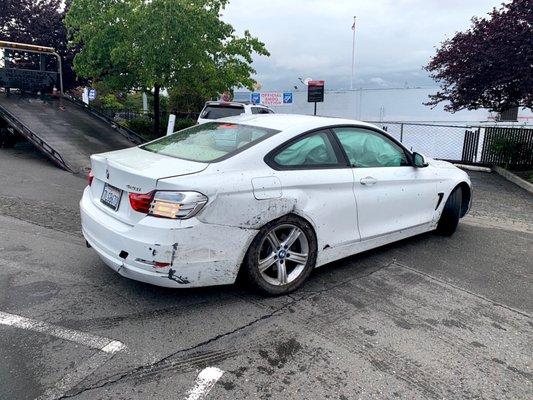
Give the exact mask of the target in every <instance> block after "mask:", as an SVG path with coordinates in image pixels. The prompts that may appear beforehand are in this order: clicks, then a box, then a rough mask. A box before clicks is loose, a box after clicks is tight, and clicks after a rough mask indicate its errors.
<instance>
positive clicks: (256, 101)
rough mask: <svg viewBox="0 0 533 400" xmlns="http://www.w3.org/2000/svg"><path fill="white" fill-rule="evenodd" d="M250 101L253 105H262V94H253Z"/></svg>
mask: <svg viewBox="0 0 533 400" xmlns="http://www.w3.org/2000/svg"><path fill="white" fill-rule="evenodd" d="M250 101H251V102H252V103H253V104H261V93H252V94H251V96H250Z"/></svg>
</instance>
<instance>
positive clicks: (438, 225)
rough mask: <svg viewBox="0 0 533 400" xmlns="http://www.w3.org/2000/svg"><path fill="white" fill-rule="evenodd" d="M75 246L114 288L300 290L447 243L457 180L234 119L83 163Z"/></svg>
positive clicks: (360, 130) (346, 138)
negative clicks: (424, 245) (120, 283)
mask: <svg viewBox="0 0 533 400" xmlns="http://www.w3.org/2000/svg"><path fill="white" fill-rule="evenodd" d="M91 164H92V172H91V173H90V175H89V186H88V187H87V188H86V189H85V192H84V194H83V198H82V200H81V203H80V206H81V218H82V228H83V235H84V236H85V238H86V240H87V243H88V244H89V245H90V246H91V247H92V248H94V250H96V252H97V253H98V254H99V256H100V257H101V258H102V259H103V260H104V262H105V263H106V264H107V265H108V266H110V267H111V268H112V269H114V270H115V271H117V272H118V273H119V274H120V275H122V276H124V277H127V278H131V279H135V280H139V281H143V282H148V283H151V284H154V285H159V286H166V287H177V288H185V287H198V286H209V285H224V284H232V283H233V282H235V280H236V278H237V276H238V274H239V273H242V274H243V276H245V277H246V278H247V279H248V280H249V282H250V283H251V284H252V285H253V286H255V287H256V288H257V289H259V290H260V291H262V292H264V293H267V294H271V295H279V294H285V293H289V292H291V291H293V290H295V289H296V288H298V287H299V286H301V285H302V284H303V283H304V281H305V280H306V278H307V277H308V276H309V274H310V273H311V271H312V270H313V268H315V267H318V266H321V265H324V264H327V263H329V262H331V261H335V260H338V259H340V258H343V257H347V256H349V255H352V254H356V253H359V252H362V251H365V250H368V249H371V248H375V247H378V246H381V245H384V244H387V243H390V242H394V241H397V240H400V239H403V238H406V237H408V236H413V235H417V234H420V233H423V232H428V231H433V230H436V231H437V232H439V233H441V234H444V235H451V234H452V233H453V232H454V231H455V229H456V227H457V224H458V222H459V218H460V217H462V216H464V215H465V214H466V213H467V211H468V209H469V207H470V201H471V184H470V180H469V178H468V175H467V174H466V173H465V172H463V171H461V170H459V169H458V168H456V167H454V166H453V165H452V164H450V163H447V162H444V161H436V160H431V159H425V158H424V157H423V156H422V155H420V154H418V153H412V152H410V151H409V150H407V149H406V148H404V147H403V146H402V144H401V143H398V142H397V141H396V140H394V139H393V138H392V137H390V136H389V135H387V133H385V132H384V131H382V130H380V129H378V128H376V127H375V126H372V125H369V124H365V123H362V122H358V121H352V120H341V119H333V118H320V117H311V116H299V115H255V116H250V117H244V118H243V117H234V118H227V119H223V120H218V121H217V122H210V123H206V124H203V125H197V126H194V127H192V128H189V129H185V130H183V131H180V132H177V133H174V134H173V135H170V136H166V137H164V138H161V139H158V140H155V141H153V142H150V143H148V144H144V145H141V146H139V147H135V148H130V149H125V150H120V151H114V152H110V153H104V154H98V155H93V156H92V157H91Z"/></svg>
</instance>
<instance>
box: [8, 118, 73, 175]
mask: <svg viewBox="0 0 533 400" xmlns="http://www.w3.org/2000/svg"><path fill="white" fill-rule="evenodd" d="M0 116H1V117H2V118H3V119H4V120H5V121H6V122H7V123H8V124H9V125H10V126H11V127H12V128H13V129H15V130H16V131H17V132H19V133H20V134H21V135H22V136H24V137H25V138H26V139H28V140H29V141H30V142H32V143H33V144H34V145H35V146H36V147H37V148H38V149H40V150H41V151H42V152H43V153H44V154H45V155H46V156H48V158H50V159H51V160H52V161H53V162H54V163H55V164H57V165H58V166H59V167H60V168H63V169H65V170H67V171H70V172H76V171H74V169H73V168H72V167H71V166H70V165H69V164H68V163H67V162H66V161H65V160H64V159H63V157H62V156H61V154H59V153H58V152H57V151H56V150H55V149H54V148H53V147H52V146H50V145H49V144H48V143H46V142H45V141H44V140H43V139H42V138H41V137H40V136H39V135H37V134H36V133H35V132H33V131H32V130H31V129H30V128H28V127H27V126H26V125H24V124H23V123H22V122H20V121H19V120H18V119H17V118H16V117H15V116H14V115H12V114H11V113H10V112H9V111H7V110H6V109H4V108H3V107H0Z"/></svg>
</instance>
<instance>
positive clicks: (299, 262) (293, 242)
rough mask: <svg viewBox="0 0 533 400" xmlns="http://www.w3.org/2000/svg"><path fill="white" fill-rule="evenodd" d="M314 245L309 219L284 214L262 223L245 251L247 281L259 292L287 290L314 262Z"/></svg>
mask: <svg viewBox="0 0 533 400" xmlns="http://www.w3.org/2000/svg"><path fill="white" fill-rule="evenodd" d="M316 255H317V244H316V238H315V234H314V232H313V229H312V228H311V226H310V225H309V223H308V222H306V221H304V220H303V219H301V218H298V217H296V216H294V215H287V216H285V217H282V218H279V219H277V220H275V221H272V222H270V223H268V224H267V225H265V226H264V227H263V228H262V229H261V230H260V231H259V233H258V234H257V236H256V237H255V238H254V240H253V241H252V244H251V245H250V248H249V249H248V252H247V253H246V257H245V262H244V268H245V271H244V272H245V274H246V277H247V278H248V281H249V282H250V283H251V284H252V286H253V287H254V288H255V289H257V290H259V291H260V292H262V293H265V294H268V295H272V296H278V295H283V294H287V293H290V292H292V291H294V290H296V289H297V288H298V287H300V286H301V285H302V284H303V282H304V281H305V280H306V279H307V277H308V276H309V274H310V273H311V271H312V270H313V268H314V266H315V263H316Z"/></svg>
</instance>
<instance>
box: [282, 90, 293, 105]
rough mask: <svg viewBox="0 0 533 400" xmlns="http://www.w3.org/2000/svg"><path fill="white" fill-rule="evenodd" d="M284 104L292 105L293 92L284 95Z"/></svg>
mask: <svg viewBox="0 0 533 400" xmlns="http://www.w3.org/2000/svg"><path fill="white" fill-rule="evenodd" d="M283 104H292V92H284V93H283Z"/></svg>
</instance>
